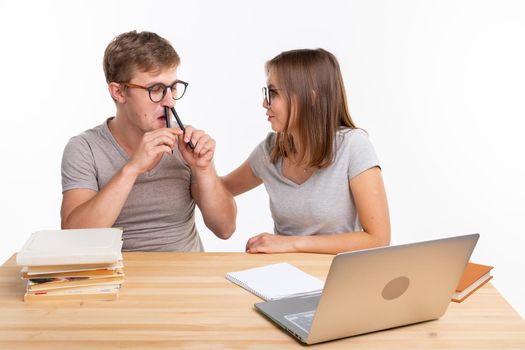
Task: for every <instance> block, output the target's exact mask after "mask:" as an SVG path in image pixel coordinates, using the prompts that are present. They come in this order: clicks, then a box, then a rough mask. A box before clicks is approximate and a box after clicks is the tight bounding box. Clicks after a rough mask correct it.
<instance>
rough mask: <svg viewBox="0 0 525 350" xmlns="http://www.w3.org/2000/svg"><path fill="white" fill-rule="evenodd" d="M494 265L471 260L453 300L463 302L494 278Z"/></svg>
mask: <svg viewBox="0 0 525 350" xmlns="http://www.w3.org/2000/svg"><path fill="white" fill-rule="evenodd" d="M493 268H494V267H493V266H488V265H481V264H475V263H471V262H469V263H468V264H467V267H466V268H465V271H464V272H463V276H462V277H461V280H460V281H459V284H458V286H457V287H456V292H455V293H454V295H453V296H452V301H453V302H456V303H461V302H462V301H463V300H465V299H467V298H468V297H469V296H470V295H471V294H472V293H474V292H475V291H476V290H478V289H479V288H481V287H482V286H483V285H485V283H487V282H488V281H490V280H491V279H492V276H491V275H490V270H492V269H493Z"/></svg>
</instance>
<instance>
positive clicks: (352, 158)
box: [346, 129, 380, 181]
mask: <svg viewBox="0 0 525 350" xmlns="http://www.w3.org/2000/svg"><path fill="white" fill-rule="evenodd" d="M346 137H348V139H347V152H348V157H349V163H348V181H350V180H351V179H352V178H354V177H355V176H357V175H359V174H361V173H362V172H363V171H365V170H368V169H370V168H373V167H375V166H378V167H379V166H380V165H379V159H378V158H377V154H376V151H375V149H374V146H373V145H372V143H371V142H370V139H369V138H368V134H367V133H366V132H365V131H363V130H361V129H355V130H353V131H352V132H351V133H349V134H348V135H346Z"/></svg>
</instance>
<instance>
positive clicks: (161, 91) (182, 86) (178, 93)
mask: <svg viewBox="0 0 525 350" xmlns="http://www.w3.org/2000/svg"><path fill="white" fill-rule="evenodd" d="M121 84H122V85H124V86H125V87H128V88H131V89H144V90H148V93H149V99H150V100H151V102H154V103H157V102H160V101H162V99H163V98H164V96H166V92H167V91H168V88H169V89H170V91H171V96H172V97H173V99H174V100H179V99H181V98H182V96H184V93H185V92H186V88H187V87H188V83H187V82H185V81H182V80H175V81H174V82H173V84H171V85H164V84H162V83H157V84H155V85H152V86H150V87H147V86H142V85H137V84H133V83H121Z"/></svg>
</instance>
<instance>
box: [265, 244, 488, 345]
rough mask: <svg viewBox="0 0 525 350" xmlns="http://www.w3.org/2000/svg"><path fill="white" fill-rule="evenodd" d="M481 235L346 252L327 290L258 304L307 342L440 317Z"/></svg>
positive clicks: (335, 263)
mask: <svg viewBox="0 0 525 350" xmlns="http://www.w3.org/2000/svg"><path fill="white" fill-rule="evenodd" d="M478 238H479V234H472V235H466V236H458V237H451V238H444V239H438V240H432V241H426V242H418V243H411V244H404V245H398V246H390V247H383V248H374V249H367V250H361V251H356V252H349V253H341V254H338V255H336V256H335V257H334V259H333V260H332V264H331V266H330V271H329V272H328V276H327V278H326V282H325V286H324V289H323V291H322V293H319V294H317V295H308V296H296V297H290V298H284V299H279V300H273V301H267V302H262V303H258V304H255V307H256V308H257V310H259V311H260V312H262V313H263V314H264V315H265V316H267V317H268V318H270V319H271V320H272V321H274V322H275V323H277V324H278V325H279V326H281V327H282V328H284V329H285V330H287V331H288V332H289V333H291V334H292V335H294V336H295V337H296V338H298V339H299V340H300V341H301V342H303V343H306V344H315V343H319V342H324V341H328V340H333V339H338V338H344V337H349V336H353V335H357V334H362V333H368V332H374V331H378V330H382V329H387V328H392V327H398V326H403V325H408V324H412V323H416V322H422V321H428V320H434V319H437V318H439V317H441V316H442V315H443V314H444V313H445V311H446V309H447V306H448V305H449V303H450V299H451V297H452V294H453V293H454V291H455V289H456V286H457V284H458V282H459V280H460V278H461V276H462V274H463V270H464V269H465V266H466V265H467V262H468V261H469V259H470V255H471V254H472V251H473V250H474V247H475V245H476V242H477V241H478Z"/></svg>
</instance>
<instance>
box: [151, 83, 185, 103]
mask: <svg viewBox="0 0 525 350" xmlns="http://www.w3.org/2000/svg"><path fill="white" fill-rule="evenodd" d="M168 88H170V91H171V95H172V97H173V98H174V99H175V100H178V99H180V98H181V97H182V96H183V95H184V93H185V92H186V84H183V83H181V82H175V83H173V84H172V85H170V86H166V85H164V84H162V83H158V84H155V85H153V86H151V87H150V88H149V89H148V90H149V96H150V98H151V100H152V101H153V102H160V101H161V100H162V99H163V98H164V96H165V95H166V91H167V90H168Z"/></svg>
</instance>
